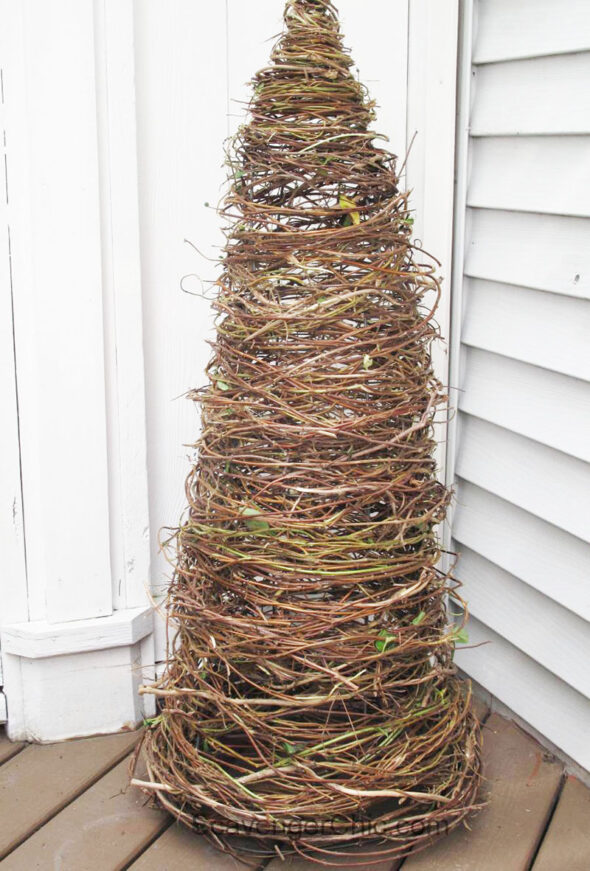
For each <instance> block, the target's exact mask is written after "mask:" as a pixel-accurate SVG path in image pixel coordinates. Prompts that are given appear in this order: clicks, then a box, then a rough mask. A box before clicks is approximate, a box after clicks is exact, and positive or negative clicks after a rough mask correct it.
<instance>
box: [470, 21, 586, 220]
mask: <svg viewBox="0 0 590 871" xmlns="http://www.w3.org/2000/svg"><path fill="white" fill-rule="evenodd" d="M589 8H590V7H589ZM589 190H590V136H514V137H512V136H492V137H489V138H487V137H483V138H481V139H474V140H472V172H471V179H470V183H469V190H468V195H467V203H468V205H470V206H478V207H481V208H485V209H511V210H517V211H524V212H540V213H551V214H556V215H578V216H582V217H584V216H588V215H590V197H589V196H588V191H589Z"/></svg>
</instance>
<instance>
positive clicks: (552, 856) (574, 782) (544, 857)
mask: <svg viewBox="0 0 590 871" xmlns="http://www.w3.org/2000/svg"><path fill="white" fill-rule="evenodd" d="M589 867H590V789H588V788H587V787H585V786H584V784H583V783H580V781H579V780H578V779H577V778H576V777H568V779H567V781H566V783H565V786H564V788H563V792H562V793H561V796H560V797H559V802H558V804H557V807H556V809H555V813H554V814H553V819H552V820H551V823H550V825H549V828H548V830H547V833H546V835H545V838H544V839H543V843H542V844H541V849H540V850H539V854H538V856H537V859H536V861H535V863H534V865H533V871H555V869H556V868H564V869H567V871H588V868H589Z"/></svg>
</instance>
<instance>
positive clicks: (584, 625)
mask: <svg viewBox="0 0 590 871" xmlns="http://www.w3.org/2000/svg"><path fill="white" fill-rule="evenodd" d="M457 575H458V577H459V579H460V580H461V581H463V584H464V586H463V591H462V592H463V594H464V596H465V598H466V599H467V600H468V601H469V611H470V613H471V614H473V616H474V617H477V618H478V619H479V620H485V623H486V626H489V627H490V629H493V630H494V631H495V632H497V633H498V634H499V635H501V636H502V637H503V638H505V639H506V640H507V641H509V642H510V643H511V644H513V645H514V646H515V647H518V648H519V649H520V650H522V651H523V653H526V654H527V655H528V656H530V657H532V658H533V659H534V660H535V661H536V662H538V663H539V664H540V665H542V666H543V667H544V668H546V669H548V670H549V671H551V672H553V674H555V675H557V677H560V678H561V679H562V680H563V681H565V682H566V683H568V684H569V685H570V686H572V687H573V688H574V689H576V690H578V692H581V693H582V694H583V695H585V696H586V697H587V698H588V697H590V671H589V670H588V662H589V661H590V623H588V622H587V621H586V620H583V619H582V618H581V617H578V616H576V615H575V614H573V613H572V612H571V611H568V610H566V608H563V607H562V606H561V605H558V604H557V603H556V602H554V601H553V600H551V599H548V598H547V596H544V595H543V594H542V593H539V592H537V591H536V590H535V589H533V588H532V587H529V586H528V584H523V583H522V581H521V580H519V578H517V577H515V576H514V575H511V574H509V573H508V572H505V571H503V570H502V569H500V568H498V566H495V565H494V564H493V563H491V562H489V561H488V560H486V559H484V558H483V557H482V556H480V555H479V554H477V553H476V552H475V551H472V550H469V549H468V548H464V549H463V551H462V554H461V559H460V561H459V565H458V572H457Z"/></svg>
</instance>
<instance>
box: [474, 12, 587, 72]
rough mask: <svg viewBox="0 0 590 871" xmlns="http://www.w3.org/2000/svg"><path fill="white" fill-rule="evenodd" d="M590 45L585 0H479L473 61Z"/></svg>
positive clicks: (577, 48)
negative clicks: (558, 0) (559, 0)
mask: <svg viewBox="0 0 590 871" xmlns="http://www.w3.org/2000/svg"><path fill="white" fill-rule="evenodd" d="M588 48H590V11H589V7H588V0H561V2H559V3H556V2H555V0H480V2H479V4H478V28H477V37H476V40H475V46H474V52H473V56H474V61H475V63H487V62H489V61H501V60H508V59H510V58H522V57H534V56H537V55H548V54H557V53H561V52H572V51H581V50H583V49H588Z"/></svg>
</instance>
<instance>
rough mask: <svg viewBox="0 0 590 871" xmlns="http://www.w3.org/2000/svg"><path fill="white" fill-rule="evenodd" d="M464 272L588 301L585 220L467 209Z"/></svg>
mask: <svg viewBox="0 0 590 871" xmlns="http://www.w3.org/2000/svg"><path fill="white" fill-rule="evenodd" d="M588 93H590V88H588ZM465 272H466V274H467V275H469V276H471V277H473V278H484V279H487V280H488V281H499V282H502V283H504V284H518V285H521V286H522V287H530V288H533V289H535V290H548V291H552V292H554V293H562V294H567V295H569V296H574V297H582V298H586V299H590V223H589V222H588V220H587V219H586V218H566V217H556V216H553V215H536V214H524V213H521V212H501V211H495V210H488V209H469V210H468V239H467V248H466V263H465Z"/></svg>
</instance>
